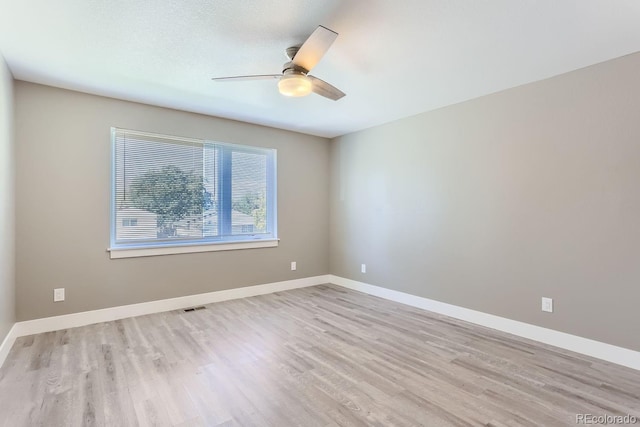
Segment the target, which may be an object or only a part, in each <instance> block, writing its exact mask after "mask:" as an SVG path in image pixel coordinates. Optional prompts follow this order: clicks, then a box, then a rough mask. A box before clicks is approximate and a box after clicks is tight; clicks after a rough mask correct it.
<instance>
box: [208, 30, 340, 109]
mask: <svg viewBox="0 0 640 427" xmlns="http://www.w3.org/2000/svg"><path fill="white" fill-rule="evenodd" d="M336 37H338V33H336V32H335V31H332V30H330V29H328V28H325V27H323V26H322V25H320V26H318V28H316V29H315V31H314V32H313V33H311V35H310V36H309V38H308V39H307V40H306V41H305V42H304V43H303V44H302V45H301V46H292V47H289V48H287V49H286V50H285V53H286V55H287V57H288V58H289V61H288V62H286V63H285V64H284V65H283V66H282V67H283V69H282V73H280V74H259V75H252V76H233V77H214V78H212V79H211V80H213V81H216V82H225V81H227V82H228V81H241V80H268V79H276V80H278V90H279V91H280V93H281V94H283V95H285V96H295V97H297V96H306V95H309V94H310V93H311V92H314V93H317V94H318V95H321V96H324V97H325V98H329V99H332V100H334V101H337V100H338V99H340V98H342V97H343V96H345V93H344V92H342V91H341V90H339V89H338V88H336V87H334V86H332V85H330V84H329V83H327V82H325V81H324V80H320V79H319V78H317V77H314V76H311V75H309V71H311V69H312V68H313V67H315V66H316V64H318V62H320V60H321V59H322V57H323V56H324V54H325V53H327V50H329V47H331V45H332V44H333V42H334V41H335V39H336Z"/></svg>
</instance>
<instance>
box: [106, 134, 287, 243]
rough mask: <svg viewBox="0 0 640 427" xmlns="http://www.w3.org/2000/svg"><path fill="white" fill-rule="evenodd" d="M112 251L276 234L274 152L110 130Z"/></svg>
mask: <svg viewBox="0 0 640 427" xmlns="http://www.w3.org/2000/svg"><path fill="white" fill-rule="evenodd" d="M112 143H113V184H112V185H113V188H112V221H111V246H112V248H115V249H118V248H137V247H141V248H145V247H158V246H174V245H190V244H198V245H201V244H207V243H227V242H239V241H250V240H261V239H275V238H276V237H277V236H276V180H275V173H276V152H275V150H273V149H267V148H257V147H250V146H243V145H234V144H226V143H218V142H211V141H205V140H198V139H190V138H180V137H173V136H166V135H156V134H151V133H145V132H137V131H131V130H125V129H116V128H114V129H112Z"/></svg>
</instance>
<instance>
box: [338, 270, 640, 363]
mask: <svg viewBox="0 0 640 427" xmlns="http://www.w3.org/2000/svg"><path fill="white" fill-rule="evenodd" d="M329 282H330V283H333V284H335V285H338V286H342V287H345V288H348V289H353V290H356V291H360V292H364V293H367V294H370V295H375V296H377V297H380V298H384V299H388V300H391V301H396V302H399V303H402V304H406V305H410V306H412V307H417V308H422V309H424V310H428V311H432V312H434V313H439V314H444V315H445V316H449V317H453V318H456V319H460V320H464V321H466V322H470V323H475V324H476V325H481V326H486V327H488V328H492V329H497V330H499V331H503V332H508V333H510V334H513V335H517V336H520V337H523V338H528V339H531V340H534V341H539V342H542V343H545V344H549V345H552V346H555V347H559V348H563V349H565V350H570V351H574V352H576V353H581V354H585V355H587V356H591V357H595V358H597V359H602V360H606V361H607V362H611V363H616V364H618V365H623V366H627V367H629V368H633V369H637V370H640V352H638V351H634V350H629V349H627V348H623V347H617V346H615V345H611V344H606V343H603V342H600V341H594V340H591V339H588V338H583V337H579V336H576V335H571V334H567V333H565V332H559V331H556V330H553V329H547V328H543V327H541V326H535V325H531V324H529V323H524V322H519V321H517V320H511V319H507V318H504V317H500V316H495V315H493V314H487V313H483V312H481V311H475V310H471V309H468V308H464V307H459V306H456V305H452V304H447V303H444V302H440V301H435V300H431V299H428V298H423V297H419V296H415V295H411V294H407V293H404V292H399V291H394V290H391V289H387V288H383V287H380V286H374V285H370V284H367V283H363V282H358V281H356V280H351V279H345V278H343V277H339V276H334V275H330V277H329Z"/></svg>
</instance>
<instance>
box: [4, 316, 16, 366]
mask: <svg viewBox="0 0 640 427" xmlns="http://www.w3.org/2000/svg"><path fill="white" fill-rule="evenodd" d="M16 330H17V328H16V324H15V323H14V324H13V326H12V327H11V329H9V333H8V334H7V336H6V337H4V340H2V344H0V367H2V365H3V364H4V361H5V360H6V358H7V356H8V355H9V351H10V350H11V347H13V343H14V342H15V341H16V338H18V335H16Z"/></svg>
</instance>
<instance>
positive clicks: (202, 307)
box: [182, 306, 206, 313]
mask: <svg viewBox="0 0 640 427" xmlns="http://www.w3.org/2000/svg"><path fill="white" fill-rule="evenodd" d="M205 308H206V307H204V306H200V307H191V308H185V309H184V310H182V311H184V312H185V313H189V312H191V311H196V310H204V309H205Z"/></svg>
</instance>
